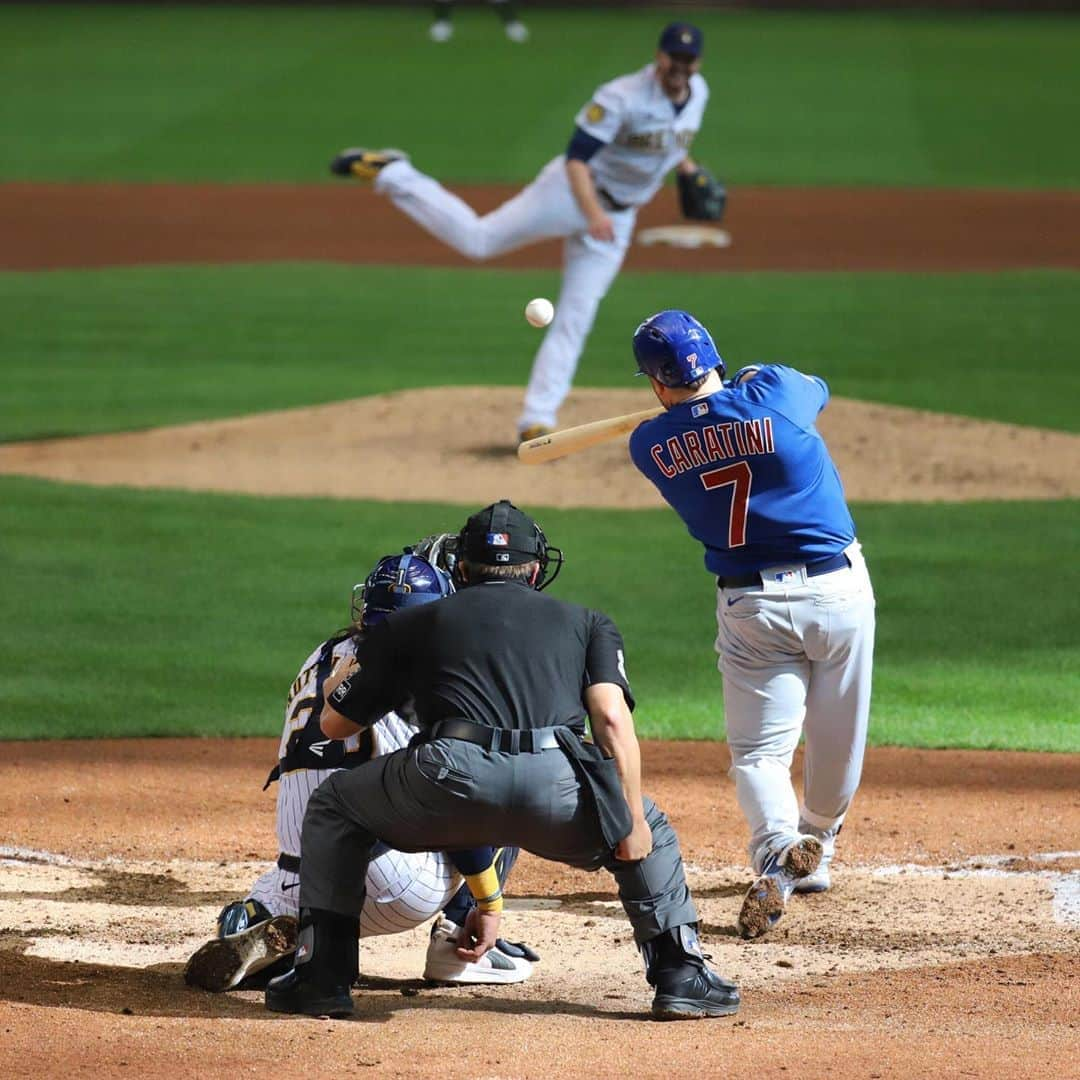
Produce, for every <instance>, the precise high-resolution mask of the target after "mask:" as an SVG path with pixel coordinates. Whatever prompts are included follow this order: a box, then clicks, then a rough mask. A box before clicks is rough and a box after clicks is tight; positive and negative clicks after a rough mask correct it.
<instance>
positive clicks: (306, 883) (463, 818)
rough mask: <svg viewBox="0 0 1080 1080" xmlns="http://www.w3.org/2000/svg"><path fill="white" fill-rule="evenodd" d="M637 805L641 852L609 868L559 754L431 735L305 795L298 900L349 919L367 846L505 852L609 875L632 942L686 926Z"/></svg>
mask: <svg viewBox="0 0 1080 1080" xmlns="http://www.w3.org/2000/svg"><path fill="white" fill-rule="evenodd" d="M644 807H645V816H646V820H647V821H648V823H649V827H650V828H651V829H652V836H653V849H652V852H651V854H650V855H649V856H648V858H646V859H642V860H641V861H639V862H620V861H619V860H618V859H616V858H615V857H614V855H613V854H612V853H611V852H610V851H609V850H608V849H607V848H606V847H605V845H604V841H603V838H602V836H601V834H600V827H599V824H598V822H597V819H596V812H595V810H594V808H593V803H592V797H591V795H590V793H589V792H588V791H587V790H586V789H584V788H583V786H582V784H581V782H580V781H579V780H578V777H577V774H576V772H575V771H574V766H573V765H572V764H571V762H570V759H569V758H568V757H567V756H566V755H565V754H564V753H563V751H562V750H560V749H557V748H554V749H549V750H542V751H538V752H536V753H522V754H506V753H498V752H494V751H490V750H486V749H484V748H483V747H481V746H477V745H475V744H473V743H467V742H463V741H461V740H459V739H437V740H435V741H434V742H430V743H425V744H423V745H422V746H420V747H418V748H416V749H413V750H399V751H396V752H395V753H393V754H387V755H385V756H383V757H378V758H375V759H374V760H372V761H369V762H367V763H366V764H364V765H361V766H359V767H358V768H355V769H342V770H340V771H338V772H335V773H334V774H333V775H332V776H330V777H329V778H328V779H327V780H326V782H325V783H323V784H321V785H320V786H319V787H318V788H316V790H315V792H314V793H313V794H312V796H311V799H310V800H309V802H308V808H307V813H306V814H305V815H304V827H303V835H302V860H301V863H300V904H301V906H302V907H309V908H319V909H321V910H324V911H333V912H337V913H339V914H341V915H355V914H356V912H358V911H360V910H361V908H362V907H363V903H364V876H365V874H366V872H367V864H368V861H369V859H370V858H371V848H372V845H373V844H374V843H375V841H376V839H379V840H382V841H384V842H385V843H387V844H389V845H390V846H391V847H395V848H397V849H398V850H399V851H427V850H431V851H448V850H450V851H453V850H461V849H465V848H471V847H482V846H484V845H487V844H491V845H493V846H496V847H503V846H514V847H520V848H522V849H523V850H525V851H531V852H532V853H533V854H534V855H539V856H540V857H541V858H544V859H551V860H553V861H554V862H561V863H566V864H568V865H569V866H577V867H580V868H581V869H584V870H597V869H599V868H600V867H605V868H606V869H608V870H610V871H611V872H612V874H614V876H615V880H616V882H617V884H618V890H619V899H620V900H621V901H622V905H623V908H624V909H625V911H626V914H627V917H628V918H629V920H630V924H631V925H632V926H633V928H634V938H635V940H636V941H637V942H638V944H641V943H642V942H645V941H648V940H650V939H651V938H654V937H656V936H657V935H658V934H661V933H663V932H664V931H665V930H668V929H671V928H672V927H676V926H683V925H685V924H687V923H694V922H697V912H696V910H695V909H694V904H693V901H692V900H691V898H690V891H689V889H688V888H687V885H686V877H685V874H684V872H683V864H682V855H681V854H680V852H679V841H678V838H677V837H676V836H675V831H674V830H673V829H672V827H671V825H670V824H669V822H668V820H667V817H666V816H665V815H664V814H663V813H662V812H661V811H660V810H658V809H657V807H656V806H655V805H654V803H653V802H652V800H651V799H645V800H644Z"/></svg>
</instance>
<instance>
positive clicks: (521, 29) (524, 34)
mask: <svg viewBox="0 0 1080 1080" xmlns="http://www.w3.org/2000/svg"><path fill="white" fill-rule="evenodd" d="M503 30H504V31H505V33H506V36H507V37H508V38H509V39H510V40H511V41H515V42H517V44H518V45H522V44H524V43H525V42H526V41H528V40H529V28H528V27H527V26H526V25H525V24H524V23H523V22H521V21H520V20H518V19H515V20H514V21H513V22H508V23H507V24H506V26H504V27H503Z"/></svg>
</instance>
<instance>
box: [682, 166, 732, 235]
mask: <svg viewBox="0 0 1080 1080" xmlns="http://www.w3.org/2000/svg"><path fill="white" fill-rule="evenodd" d="M676 180H677V182H678V185H679V208H680V209H681V210H682V214H683V217H685V218H689V219H690V220H691V221H719V220H720V219H721V218H722V217H723V216H724V206H725V204H726V203H727V190H726V189H725V188H724V185H723V184H721V183H720V181H719V180H717V179H716V177H715V176H713V174H712V173H711V172H709V170H708V169H703V168H702V167H701V166H700V165H699V166H698V167H697V168H696V169H695V170H694V171H693V172H692V173H677V174H676Z"/></svg>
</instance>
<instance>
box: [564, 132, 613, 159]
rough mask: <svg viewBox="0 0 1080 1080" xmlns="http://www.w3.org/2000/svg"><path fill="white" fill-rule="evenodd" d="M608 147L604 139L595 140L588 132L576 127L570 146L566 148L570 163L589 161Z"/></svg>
mask: <svg viewBox="0 0 1080 1080" xmlns="http://www.w3.org/2000/svg"><path fill="white" fill-rule="evenodd" d="M606 145H607V143H605V142H604V140H603V139H597V138H594V137H593V136H592V135H590V134H589V133H588V132H587V131H582V130H581V128H579V127H576V128H574V135H573V138H572V139H571V140H570V145H569V146H568V147H567V148H566V158H567V160H568V161H588V160H589V158H591V157H592V156H593V154H595V153H596V151H597V150H599V149H600V148H601V147H602V146H606Z"/></svg>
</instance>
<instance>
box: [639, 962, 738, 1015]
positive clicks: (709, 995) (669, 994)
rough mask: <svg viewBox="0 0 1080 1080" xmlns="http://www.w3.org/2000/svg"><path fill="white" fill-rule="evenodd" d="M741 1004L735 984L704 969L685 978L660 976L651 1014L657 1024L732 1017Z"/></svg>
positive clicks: (694, 971)
mask: <svg viewBox="0 0 1080 1080" xmlns="http://www.w3.org/2000/svg"><path fill="white" fill-rule="evenodd" d="M683 970H684V972H685V971H686V969H685V968H684V969H683ZM739 1000H740V999H739V990H738V987H736V985H735V984H734V983H733V982H728V980H727V979H722V978H721V977H720V976H719V975H717V974H716V972H715V971H712V970H711V969H710V968H707V967H704V966H703V967H700V968H694V969H693V971H692V973H690V974H683V975H682V977H672V976H669V977H664V976H661V977H660V979H659V980H658V982H657V986H656V995H655V996H654V997H653V1003H652V1014H653V1016H655V1017H656V1018H657V1020H701V1019H703V1018H705V1017H707V1016H730V1015H731V1014H732V1013H735V1012H738V1011H739Z"/></svg>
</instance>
